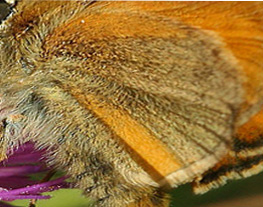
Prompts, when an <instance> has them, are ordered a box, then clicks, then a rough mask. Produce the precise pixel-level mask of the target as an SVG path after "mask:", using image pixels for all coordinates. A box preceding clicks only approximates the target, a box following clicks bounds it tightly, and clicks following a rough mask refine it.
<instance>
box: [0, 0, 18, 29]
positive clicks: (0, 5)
mask: <svg viewBox="0 0 263 207" xmlns="http://www.w3.org/2000/svg"><path fill="white" fill-rule="evenodd" d="M14 4H15V1H10V0H9V1H8V0H7V1H4V0H0V24H1V23H2V22H3V21H4V20H5V19H6V18H7V17H8V16H9V15H11V14H12V13H13V6H14Z"/></svg>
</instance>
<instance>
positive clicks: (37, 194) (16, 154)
mask: <svg viewBox="0 0 263 207" xmlns="http://www.w3.org/2000/svg"><path fill="white" fill-rule="evenodd" d="M45 153H46V152H45V150H37V149H36V148H35V147H34V144H33V143H31V142H28V143H25V144H24V145H21V146H19V147H18V148H16V149H14V150H12V151H11V150H10V151H8V152H7V159H5V160H3V161H1V162H0V201H13V200H17V199H48V198H50V196H47V195H42V194H41V193H43V192H50V191H54V190H57V189H59V188H62V187H67V183H66V182H65V179H66V177H60V178H57V179H55V180H49V178H50V177H51V176H50V173H48V172H53V171H51V169H50V168H48V167H47V166H46V164H45V161H46V160H45V158H44V155H45ZM36 173H47V175H48V179H47V177H46V178H44V179H39V178H38V179H35V180H34V179H32V175H34V174H36ZM51 174H53V173H51ZM0 204H1V206H10V205H9V204H6V203H3V202H0Z"/></svg>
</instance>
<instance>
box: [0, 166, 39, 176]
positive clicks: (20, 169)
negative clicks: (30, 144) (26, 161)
mask: <svg viewBox="0 0 263 207" xmlns="http://www.w3.org/2000/svg"><path fill="white" fill-rule="evenodd" d="M41 171H43V167H41V166H33V165H31V166H30V165H28V166H26V165H25V166H13V167H1V168H0V177H11V176H14V175H28V174H32V173H37V172H41Z"/></svg>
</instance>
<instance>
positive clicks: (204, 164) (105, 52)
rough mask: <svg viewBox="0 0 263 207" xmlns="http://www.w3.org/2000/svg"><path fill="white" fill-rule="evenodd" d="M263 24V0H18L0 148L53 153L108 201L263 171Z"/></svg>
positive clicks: (146, 199) (144, 201)
mask: <svg viewBox="0 0 263 207" xmlns="http://www.w3.org/2000/svg"><path fill="white" fill-rule="evenodd" d="M262 23H263V4H262V3H261V2H100V1H98V2H89V1H31V0H22V1H18V2H16V3H15V4H14V8H13V13H12V14H11V15H10V16H9V17H7V18H6V20H5V21H4V22H3V23H2V25H1V31H0V38H1V39H0V51H1V53H0V100H1V102H0V120H1V121H2V122H3V121H5V123H7V124H4V125H3V126H4V127H5V130H4V133H2V134H1V141H0V142H1V144H0V146H1V151H2V155H1V157H2V158H3V157H4V156H5V151H6V149H8V148H10V147H11V148H12V147H13V146H17V145H21V143H25V142H27V141H33V142H34V143H36V145H37V146H39V147H42V148H47V149H49V155H48V156H49V161H48V164H50V165H54V166H56V167H57V168H58V169H61V170H65V171H66V172H67V174H68V175H70V176H71V178H72V179H73V181H74V183H75V184H76V186H77V187H78V188H80V189H82V190H83V192H84V194H85V195H87V196H89V197H91V198H93V199H94V201H95V205H96V206H100V207H115V206H126V207H146V206H147V207H148V206H149V207H150V206H157V207H167V206H168V205H169V196H168V194H167V192H168V191H169V190H170V189H171V188H175V187H177V186H179V185H181V184H184V183H189V182H191V183H192V184H193V190H194V192H196V193H204V192H206V191H208V190H210V189H212V188H215V187H219V186H221V185H223V184H225V183H226V181H227V180H228V179H238V178H243V177H247V176H250V175H253V174H256V173H259V172H260V171H262V169H263V167H262V161H263V154H262V152H263V81H262V80H263V47H262V43H263V30H262V26H261V25H262ZM14 117H16V119H14ZM17 117H18V118H17ZM6 120H9V122H7V121H6ZM10 120H11V121H10ZM8 123H9V124H8Z"/></svg>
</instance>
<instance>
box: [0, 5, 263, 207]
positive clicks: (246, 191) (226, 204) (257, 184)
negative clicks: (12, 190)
mask: <svg viewBox="0 0 263 207" xmlns="http://www.w3.org/2000/svg"><path fill="white" fill-rule="evenodd" d="M7 12H8V9H7V7H6V5H5V4H3V1H2V0H0V20H1V19H2V18H4V17H5V16H6V14H7ZM0 186H1V183H0ZM48 194H49V195H52V199H50V200H39V201H37V207H87V206H88V204H89V200H88V199H87V198H84V197H83V196H82V195H81V191H79V190H76V189H70V190H64V189H62V190H58V191H55V192H52V193H48ZM171 195H172V204H171V206H172V207H263V174H262V173H261V174H259V175H257V176H253V177H251V178H247V179H244V180H238V181H231V182H229V184H228V185H226V186H224V187H221V188H219V189H216V190H212V191H211V192H208V193H206V194H204V195H193V193H192V191H191V186H190V185H189V184H187V185H183V186H181V187H179V188H177V189H175V190H173V191H172V193H171ZM13 204H15V205H17V206H22V207H27V206H28V204H29V201H28V200H24V201H15V202H13ZM0 207H1V206H0Z"/></svg>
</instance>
